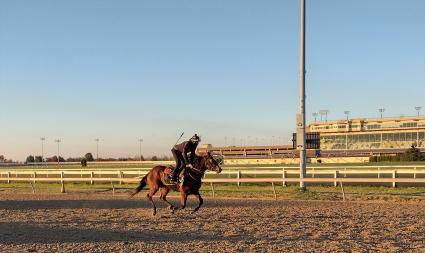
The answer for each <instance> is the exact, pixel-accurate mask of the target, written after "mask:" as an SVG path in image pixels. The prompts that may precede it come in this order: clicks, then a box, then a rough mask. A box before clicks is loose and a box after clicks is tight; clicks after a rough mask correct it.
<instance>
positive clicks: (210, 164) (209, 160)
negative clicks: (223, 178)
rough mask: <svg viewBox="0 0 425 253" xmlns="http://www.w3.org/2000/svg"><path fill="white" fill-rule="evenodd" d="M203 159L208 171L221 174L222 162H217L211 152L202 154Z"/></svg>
mask: <svg viewBox="0 0 425 253" xmlns="http://www.w3.org/2000/svg"><path fill="white" fill-rule="evenodd" d="M201 157H202V158H203V160H204V165H205V167H206V169H207V170H211V171H215V172H217V173H220V172H221V167H220V162H219V161H217V159H215V158H214V157H213V155H212V154H211V153H210V152H206V153H204V154H202V155H201Z"/></svg>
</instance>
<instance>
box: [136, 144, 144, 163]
mask: <svg viewBox="0 0 425 253" xmlns="http://www.w3.org/2000/svg"><path fill="white" fill-rule="evenodd" d="M137 141H138V142H139V158H140V161H142V142H143V139H142V138H139V139H138V140H137Z"/></svg>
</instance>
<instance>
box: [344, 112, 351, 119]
mask: <svg viewBox="0 0 425 253" xmlns="http://www.w3.org/2000/svg"><path fill="white" fill-rule="evenodd" d="M344 114H345V115H346V116H347V121H348V114H350V111H344Z"/></svg>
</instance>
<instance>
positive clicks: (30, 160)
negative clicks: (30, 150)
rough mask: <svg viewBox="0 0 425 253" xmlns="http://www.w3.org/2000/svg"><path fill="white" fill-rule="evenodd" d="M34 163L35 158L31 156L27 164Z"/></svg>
mask: <svg viewBox="0 0 425 253" xmlns="http://www.w3.org/2000/svg"><path fill="white" fill-rule="evenodd" d="M34 161H35V160H34V156H32V155H29V156H28V157H27V160H26V163H33V162H34Z"/></svg>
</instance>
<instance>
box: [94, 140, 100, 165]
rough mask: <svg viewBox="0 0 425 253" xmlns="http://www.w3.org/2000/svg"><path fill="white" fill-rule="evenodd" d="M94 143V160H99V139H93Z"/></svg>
mask: <svg viewBox="0 0 425 253" xmlns="http://www.w3.org/2000/svg"><path fill="white" fill-rule="evenodd" d="M94 141H95V142H96V160H97V161H98V160H99V138H96V139H94Z"/></svg>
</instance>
